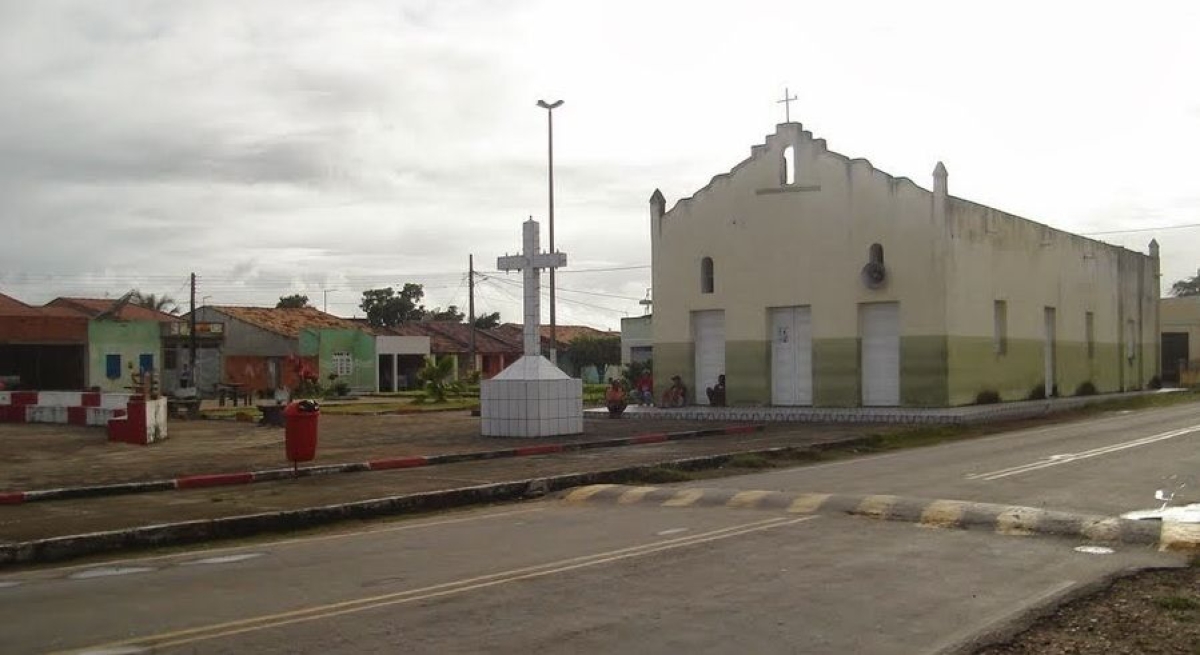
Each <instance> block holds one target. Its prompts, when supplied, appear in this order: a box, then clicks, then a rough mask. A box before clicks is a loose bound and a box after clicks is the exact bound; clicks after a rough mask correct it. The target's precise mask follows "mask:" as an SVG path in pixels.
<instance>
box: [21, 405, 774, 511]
mask: <svg viewBox="0 0 1200 655" xmlns="http://www.w3.org/2000/svg"><path fill="white" fill-rule="evenodd" d="M764 429H766V426H765V425H736V426H732V427H726V428H702V429H699V430H686V431H682V432H661V433H653V434H642V435H635V436H632V437H620V438H616V439H600V440H597V441H581V442H577V443H561V444H541V445H537V446H522V447H519V448H505V449H502V450H485V451H478V452H469V453H446V454H440V455H413V456H408V457H392V458H385V459H377V460H371V461H367V462H348V463H344V464H325V465H321V466H303V467H300V468H298V469H295V470H293V469H291V468H278V469H266V470H262V471H241V472H236V473H212V474H197V475H185V476H181V477H177V478H170V479H166V480H146V481H142V482H121V483H117V484H99V485H88V486H80V487H61V488H58V489H36V490H31V491H11V492H5V493H0V505H21V504H24V503H33V502H42V501H49V500H68V499H76V498H97V497H100V496H122V495H127V494H140V493H149V492H153V491H170V490H173V489H201V488H206V487H222V486H227V485H236V484H252V483H255V482H272V481H276V480H288V479H292V478H298V477H309V476H314V475H328V474H331V473H362V472H366V471H385V470H390V469H398V468H416V467H421V466H438V465H440V464H456V463H459V462H476V461H482V460H488V459H504V458H509V457H529V456H532V455H548V454H552V453H565V452H572V451H576V450H590V449H593V448H617V447H622V446H640V445H643V444H652V443H664V442H667V441H684V440H687V439H696V438H700V437H711V436H719V435H730V434H746V433H750V432H762V431H763V430H764Z"/></svg>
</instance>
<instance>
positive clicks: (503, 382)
mask: <svg viewBox="0 0 1200 655" xmlns="http://www.w3.org/2000/svg"><path fill="white" fill-rule="evenodd" d="M479 405H480V412H479V414H480V417H481V421H480V425H481V430H480V431H481V433H482V434H483V436H485V437H553V436H558V435H564V434H579V433H581V432H583V381H582V380H577V379H575V378H572V377H569V376H567V374H566V373H563V372H562V370H561V369H559V368H558V367H557V366H555V365H554V364H551V363H550V360H548V359H546V358H545V357H542V356H540V355H526V356H524V357H522V358H521V359H518V360H517V361H516V362H514V363H513V364H512V366H509V367H508V368H506V369H504V371H503V372H501V373H500V374H499V375H497V376H496V377H494V378H492V379H490V380H484V381H483V382H482V383H481V385H480V389H479Z"/></svg>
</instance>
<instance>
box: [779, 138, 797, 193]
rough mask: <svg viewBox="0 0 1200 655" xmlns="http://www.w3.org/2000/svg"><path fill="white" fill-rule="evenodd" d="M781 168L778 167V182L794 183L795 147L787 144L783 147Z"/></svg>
mask: <svg viewBox="0 0 1200 655" xmlns="http://www.w3.org/2000/svg"><path fill="white" fill-rule="evenodd" d="M781 165H782V168H781V169H780V175H779V183H780V184H795V183H796V148H795V147H793V146H788V147H786V148H784V149H783V161H782V164H781Z"/></svg>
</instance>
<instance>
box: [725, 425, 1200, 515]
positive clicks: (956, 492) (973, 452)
mask: <svg viewBox="0 0 1200 655" xmlns="http://www.w3.org/2000/svg"><path fill="white" fill-rule="evenodd" d="M1181 483H1183V484H1186V486H1185V487H1184V488H1183V489H1178V485H1179V484H1181ZM725 484H726V483H725V481H717V482H716V483H714V486H725ZM736 484H737V486H738V488H741V489H767V490H772V491H776V490H778V491H805V492H836V493H849V494H855V493H861V494H895V495H902V496H916V497H923V498H948V499H955V500H970V501H978V502H988V503H1010V504H1014V505H1026V506H1030V507H1042V508H1047V509H1056V510H1066V511H1077V512H1085V513H1093V514H1108V515H1117V514H1121V513H1123V512H1127V511H1130V510H1135V509H1148V508H1153V507H1156V506H1158V505H1159V504H1160V503H1159V502H1157V501H1155V499H1154V492H1155V490H1157V489H1167V490H1168V491H1173V490H1178V491H1179V495H1178V497H1177V499H1178V500H1180V501H1186V502H1193V503H1195V502H1200V404H1197V403H1191V404H1187V405H1179V406H1175V407H1169V408H1165V409H1156V410H1144V411H1138V412H1119V413H1118V412H1113V413H1109V414H1105V415H1100V416H1097V417H1095V418H1091V419H1088V420H1086V421H1079V422H1075V423H1065V424H1059V425H1053V426H1049V427H1043V428H1036V429H1031V430H1022V431H1019V432H1007V433H1002V434H997V435H994V436H991V437H985V438H981V439H972V440H969V441H962V442H957V443H953V444H948V445H944V446H939V447H936V448H920V449H913V450H905V451H898V452H895V453H890V454H886V455H878V456H873V457H863V458H858V459H853V460H845V461H840V462H831V463H827V464H818V465H815V466H808V467H803V468H794V469H787V470H780V471H773V472H770V473H764V474H761V475H753V476H747V477H744V478H740V479H738V480H737V483H736Z"/></svg>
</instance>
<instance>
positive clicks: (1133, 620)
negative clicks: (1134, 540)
mask: <svg viewBox="0 0 1200 655" xmlns="http://www.w3.org/2000/svg"><path fill="white" fill-rule="evenodd" d="M1091 653H1096V654H1101V653H1103V654H1106V655H1150V654H1155V655H1157V654H1163V655H1166V654H1171V655H1174V654H1176V653H1178V654H1181V655H1196V654H1197V653H1200V561H1197V562H1193V564H1192V566H1190V567H1188V568H1182V569H1161V570H1149V571H1139V572H1137V573H1133V574H1131V575H1128V576H1125V577H1122V578H1119V579H1117V580H1115V581H1114V582H1113V583H1112V584H1111V585H1110V586H1108V587H1106V588H1103V589H1101V590H1099V591H1097V592H1095V593H1093V594H1091V595H1088V596H1085V597H1082V598H1078V599H1076V600H1074V601H1072V602H1069V603H1067V604H1065V605H1062V606H1060V607H1057V608H1055V609H1054V610H1052V611H1051V612H1050V613H1049V614H1048V615H1046V616H1044V617H1042V618H1041V619H1039V620H1037V621H1036V622H1035V623H1033V625H1031V626H1030V627H1029V628H1028V629H1026V630H1025V631H1023V632H1021V633H1020V634H1017V635H1016V636H1015V637H1013V638H1012V639H1011V640H1010V641H1008V642H1006V643H1002V644H996V645H992V646H988V647H985V648H981V649H978V650H976V651H975V655H1083V654H1091Z"/></svg>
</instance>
